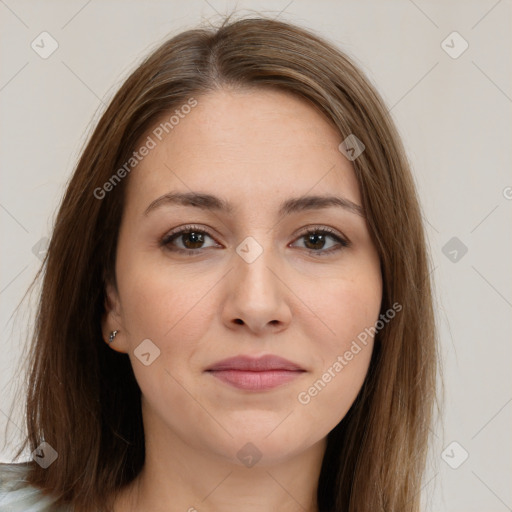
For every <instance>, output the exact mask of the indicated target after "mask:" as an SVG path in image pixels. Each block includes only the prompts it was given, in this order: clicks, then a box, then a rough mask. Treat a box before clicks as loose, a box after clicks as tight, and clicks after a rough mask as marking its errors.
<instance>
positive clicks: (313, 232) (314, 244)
mask: <svg viewBox="0 0 512 512" xmlns="http://www.w3.org/2000/svg"><path fill="white" fill-rule="evenodd" d="M329 239H331V240H333V241H334V244H333V243H332V242H331V245H330V246H329V247H327V248H325V247H326V244H328V242H329ZM297 240H304V246H305V247H304V248H305V249H307V250H308V251H309V252H310V253H312V254H317V255H319V256H320V255H324V254H330V253H331V252H335V251H339V250H341V249H343V248H345V247H348V246H349V245H350V244H349V242H347V241H346V240H345V239H344V238H342V237H341V236H339V235H337V234H336V233H335V232H334V231H331V230H330V229H327V228H321V229H320V228H315V229H309V230H308V231H306V232H305V233H303V234H302V235H301V236H300V237H299V238H298V239H297Z"/></svg>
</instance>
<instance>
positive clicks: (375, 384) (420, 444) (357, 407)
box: [16, 18, 438, 512]
mask: <svg viewBox="0 0 512 512" xmlns="http://www.w3.org/2000/svg"><path fill="white" fill-rule="evenodd" d="M221 87H233V88H246V87H251V88H275V89H279V90H281V91H285V92H288V93H290V94H294V95H296V96H298V97H301V98H303V99H304V100H305V101H308V102H310V103H311V104H313V105H314V106H315V107H316V108H317V109H318V110H319V112H321V113H323V115H324V116H325V118H326V119H327V120H328V121H329V122H331V123H332V124H333V125H334V126H335V127H336V128H337V129H338V130H339V133H340V141H342V140H344V139H345V138H346V137H347V136H349V135H351V134H353V135H355V136H356V137H357V138H358V139H359V140H360V141H361V142H362V143H363V144H364V146H365V150H364V152H363V153H362V154H361V155H360V156H359V157H358V158H357V159H356V160H354V161H353V166H354V169H355V173H356V176H357V179H358V182H359V186H360V189H361V195H362V202H363V205H362V206H363V208H364V210H365V212H366V217H367V221H368V226H369V229H370V232H371V236H372V237H373V240H374V242H375V244H376V247H377V249H378V252H379V255H380V261H381V268H382V278H383V284H384V287H383V297H382V313H384V312H385V311H388V310H389V309H390V308H392V305H393V304H395V303H398V304H400V305H401V306H402V308H403V309H402V311H401V312H400V314H398V315H396V317H395V318H394V319H393V321H391V322H389V323H387V324H386V326H385V327H384V328H383V329H381V330H380V331H379V332H378V333H377V336H376V338H375V346H374V351H373V354H372V359H371V362H370V367H369V370H368V374H367V376H366V379H365V382H364V384H363V386H362V389H361V390H360V393H359V394H358V396H357V398H356V400H355V402H354V403H353V405H352V407H351V408H350V410H349V412H348V413H347V414H346V416H345V417H344V418H343V420H342V421H341V422H340V423H339V424H338V425H337V426H336V427H335V428H334V429H333V430H332V431H331V432H330V433H329V435H328V442H327V450H326V453H325V456H324V460H323V465H322V469H321V473H320V478H319V485H318V506H319V510H320V511H329V512H330V511H338V512H341V511H345V512H363V511H365V512H366V511H368V510H371V511H373V512H377V511H393V512H399V511H403V512H405V511H418V510H419V506H420V492H419V491H420V483H421V480H422V475H423V473H424V470H425V466H426V455H427V447H428V441H429V435H428V433H429V427H430V425H431V422H432V419H433V413H434V405H435V404H436V403H437V402H436V381H437V373H438V355H437V342H436V331H435V323H434V316H433V304H432V302H433V299H432V293H431V282H430V275H429V258H428V253H427V246H426V239H425V233H424V228H423V224H422V217H421V210H420V206H419V204H418V200H417V196H416V191H415V185H414V181H413V178H412V176H411V172H410V168H409V163H408V161H407V159H406V156H405V153H404V150H403V147H402V143H401V141H400V137H399V135H398V132H397V130H396V128H395V126H394V123H393V121H392V119H391V117H390V114H389V112H388V111H387V109H386V107H385V105H384V103H383V101H382V99H381V98H380V96H379V94H378V93H377V92H376V90H375V89H374V87H373V86H372V85H371V83H370V82H369V80H368V79H367V78H366V77H365V76H364V74H363V73H362V72H361V71H360V70H359V69H358V68H357V67H356V66H355V65H354V64H353V62H352V61H351V60H350V59H349V58H348V57H347V56H346V55H345V54H344V53H343V52H341V51H340V50H338V49H337V48H335V47H334V46H333V45H331V44H329V43H328V42H326V41H324V40H323V39H321V38H319V37H318V36H316V35H314V34H312V33H310V32H309V31H307V30H305V29H303V28H300V27H297V26H294V25H291V24H288V23H284V22H280V21H275V20H270V19H265V18H245V19H239V20H236V21H233V20H231V19H229V18H228V19H226V20H225V21H224V22H223V23H222V25H221V26H220V27H219V28H216V29H212V28H207V29H206V28H199V29H195V30H190V31H186V32H183V33H181V34H179V35H177V36H176V37H173V38H172V39H170V40H168V41H166V42H165V43H164V44H163V45H161V46H160V47H158V48H157V49H156V50H155V51H154V52H153V53H152V54H151V55H150V56H149V57H147V58H146V59H145V60H144V61H143V62H142V63H141V64H140V65H139V66H138V67H137V69H136V70H135V71H134V72H133V73H132V74H131V75H130V76H129V78H128V79H127V80H126V81H125V83H124V84H123V85H122V87H121V88H120V90H119V91H118V92H117V94H116V95H115V97H114V98H113V100H112V101H111V102H110V104H109V106H108V108H107V109H106V111H105V113H104V114H103V115H102V117H101V119H100V120H99V122H98V124H97V127H96V128H95V130H94V132H93V133H92V136H91V137H90V139H89V142H88V143H87V145H86V146H85V149H84V150H83V152H82V155H81V158H80V159H79V162H78V165H77V167H76V169H75V171H74V174H73V176H72V178H71V180H70V182H69V185H68V187H67V190H66V192H65V195H64V198H63V201H62V204H61V206H60V210H59V212H58V215H57V217H56V221H55V226H54V230H53V235H52V237H51V241H50V245H49V249H48V252H47V256H46V258H45V260H44V262H43V266H42V269H41V271H40V273H39V274H38V276H37V277H36V279H39V278H41V277H42V288H41V293H40V301H39V306H38V310H37V318H36V323H35V330H34V335H33V340H32V344H31V347H30V368H29V379H28V389H27V402H26V413H27V414H26V416H27V418H26V421H27V429H28V436H27V438H26V439H25V440H24V443H23V445H22V446H21V448H20V450H19V452H18V453H17V455H16V458H19V456H20V454H21V453H22V451H23V450H24V449H25V448H26V447H27V445H28V446H29V447H30V450H31V451H32V450H34V449H36V447H38V446H39V444H40V443H41V442H42V441H46V442H48V443H49V444H50V445H51V446H52V447H53V448H54V449H55V450H56V451H57V452H58V454H59V456H58V458H57V459H56V460H55V461H54V462H53V464H51V465H50V466H49V467H48V468H47V469H42V468H41V467H39V465H37V464H35V463H33V464H32V465H31V468H30V472H29V474H28V482H29V483H31V484H32V485H35V486H38V487H40V488H41V489H43V490H44V491H45V492H49V493H52V494H53V495H55V496H57V497H58V503H65V502H68V503H71V504H72V505H73V506H74V507H75V510H76V511H78V512H82V511H83V512H85V511H89V510H108V508H109V503H110V502H109V501H108V500H109V498H112V496H115V493H116V491H117V490H119V489H120V488H121V487H123V486H124V485H126V484H128V483H129V482H130V481H132V480H133V479H134V478H135V477H136V476H137V474H138V473H139V471H140V470H141V468H142V466H143V464H144V455H145V449H144V431H143V425H142V417H141V407H140V389H139V387H138V385H137V382H136V380H135V378H134V374H133V371H132V368H131V365H130V361H129V358H128V356H127V355H126V354H119V353H116V352H114V351H113V350H111V349H110V348H109V347H108V346H107V345H106V343H104V341H103V339H102V332H101V317H102V314H103V313H104V302H105V283H106V282H109V281H110V282H112V283H114V284H115V273H114V263H115V257H116V245H117V236H118V229H119V226H120V220H121V215H122V211H123V204H124V190H125V186H126V183H127V180H128V179H129V176H126V177H125V178H124V179H122V180H120V181H119V182H118V183H117V182H116V184H115V186H113V187H111V188H112V190H111V191H109V193H107V194H105V195H104V197H102V198H100V199H98V193H96V194H95V190H96V191H97V190H98V188H101V187H103V186H104V184H105V183H106V182H108V181H109V179H111V177H112V175H113V173H115V171H116V170H117V169H119V168H120V167H121V166H123V165H124V164H125V163H126V162H127V161H129V159H130V157H131V156H132V155H133V151H134V150H135V149H136V148H137V143H138V142H139V141H140V140H142V138H143V137H144V136H146V135H147V133H148V130H150V129H151V127H152V126H154V124H155V122H156V121H157V120H158V119H160V118H161V117H162V115H163V114H164V113H168V112H171V111H172V110H173V109H175V108H176V107H179V106H180V105H183V104H185V103H186V102H187V100H189V99H190V98H191V97H194V98H199V97H200V96H201V95H202V94H206V93H208V92H210V91H214V90H216V89H219V88H221ZM132 172H137V171H136V170H134V171H132Z"/></svg>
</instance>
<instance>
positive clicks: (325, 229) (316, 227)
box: [160, 224, 352, 256]
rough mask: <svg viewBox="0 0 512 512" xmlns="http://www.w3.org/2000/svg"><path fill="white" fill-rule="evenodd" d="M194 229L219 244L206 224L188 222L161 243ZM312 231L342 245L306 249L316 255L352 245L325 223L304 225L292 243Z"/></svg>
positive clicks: (164, 244) (175, 248) (185, 250)
mask: <svg viewBox="0 0 512 512" xmlns="http://www.w3.org/2000/svg"><path fill="white" fill-rule="evenodd" d="M194 231H196V232H200V233H204V234H206V235H208V236H209V237H210V238H212V240H214V241H215V243H217V244H219V242H217V240H216V238H215V236H214V235H213V234H212V233H211V231H210V229H209V228H208V227H206V226H198V225H196V224H186V225H184V226H179V227H177V228H175V229H173V230H172V231H170V232H168V233H167V234H165V235H164V236H163V238H162V239H161V242H160V245H162V246H168V245H169V243H170V242H171V239H172V238H173V237H174V236H176V237H177V238H179V236H180V235H182V234H185V233H189V232H194ZM310 233H322V234H327V235H328V236H331V237H332V238H334V239H337V242H338V244H339V245H340V246H341V247H337V248H335V247H331V248H329V249H320V250H318V251H315V250H314V249H304V250H305V251H307V252H309V253H311V254H316V255H319V256H320V255H323V254H329V253H331V252H336V251H338V250H341V249H344V248H347V247H350V246H351V245H352V242H351V241H350V240H349V238H348V237H347V236H345V235H344V234H343V233H341V232H340V231H338V230H335V229H333V228H331V227H329V226H325V225H322V224H312V225H309V226H305V227H303V228H302V229H301V230H300V232H299V233H298V234H297V235H295V237H294V239H293V241H292V242H290V244H293V243H295V242H296V241H297V240H298V239H300V238H301V237H303V236H306V235H308V234H310ZM290 244H289V245H290ZM205 249H211V247H201V248H199V249H182V248H181V247H173V248H172V251H173V252H178V253H180V252H181V253H186V254H190V255H192V254H193V253H201V252H203V251H204V250H205Z"/></svg>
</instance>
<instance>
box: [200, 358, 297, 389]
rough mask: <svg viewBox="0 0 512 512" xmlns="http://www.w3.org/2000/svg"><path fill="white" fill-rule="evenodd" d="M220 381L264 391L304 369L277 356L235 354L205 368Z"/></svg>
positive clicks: (284, 382) (294, 377)
mask: <svg viewBox="0 0 512 512" xmlns="http://www.w3.org/2000/svg"><path fill="white" fill-rule="evenodd" d="M206 372H207V373H210V374H211V375H212V376H213V377H216V378H217V379H219V380H221V381H222V382H224V383H226V384H229V385H231V386H234V387H236V388H238V389H244V390H246V391H265V390H268V389H273V388H276V387H278V386H281V385H283V384H286V383H287V382H290V381H292V380H294V379H296V378H297V377H299V376H300V375H302V374H303V373H305V372H306V370H305V369H303V368H301V367H300V366H299V365H298V364H296V363H293V362H291V361H288V360H287V359H283V358H281V357H278V356H273V355H267V356H263V357H259V358H253V357H249V356H237V357H232V358H229V359H224V360H222V361H219V362H217V363H215V364H214V365H212V366H211V367H209V368H208V369H207V370H206Z"/></svg>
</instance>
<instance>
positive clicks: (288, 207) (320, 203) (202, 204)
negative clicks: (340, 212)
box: [144, 192, 365, 218]
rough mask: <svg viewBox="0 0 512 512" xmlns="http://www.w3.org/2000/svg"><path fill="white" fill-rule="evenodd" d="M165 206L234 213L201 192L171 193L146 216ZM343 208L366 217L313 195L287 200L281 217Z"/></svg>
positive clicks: (342, 201) (350, 205)
mask: <svg viewBox="0 0 512 512" xmlns="http://www.w3.org/2000/svg"><path fill="white" fill-rule="evenodd" d="M164 205H180V206H193V207H196V208H200V209H201V210H211V211H216V212H224V213H233V210H234V208H233V205H232V204H231V203H229V202H228V201H226V200H225V199H222V198H220V197H217V196H214V195H211V194H202V193H199V192H185V193H184V192H169V193H168V194H164V195H163V196H161V197H159V198H157V199H155V200H154V201H153V202H152V203H151V204H150V205H149V206H148V207H147V208H146V210H145V212H144V215H148V214H149V213H150V212H152V211H154V210H156V209H157V208H160V207H162V206H164ZM332 207H337V208H343V209H344V210H347V211H349V212H351V213H355V214H356V215H359V216H361V217H363V218H364V217H365V215H364V211H363V208H362V207H361V206H359V205H358V204H356V203H354V202H352V201H350V200H349V199H346V198H344V197H339V196H330V195H320V196H319V195H316V196H315V195H313V196H302V197H297V198H292V199H287V200H286V201H284V202H283V203H282V204H281V207H280V209H279V216H284V215H291V214H293V213H299V212H303V211H309V210H322V209H326V208H332Z"/></svg>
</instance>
